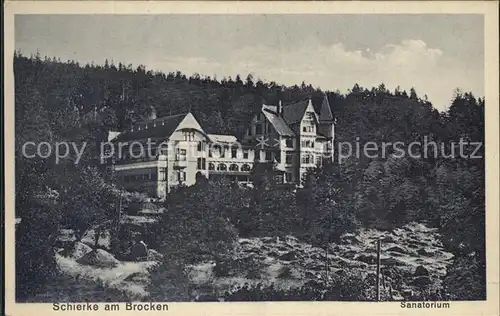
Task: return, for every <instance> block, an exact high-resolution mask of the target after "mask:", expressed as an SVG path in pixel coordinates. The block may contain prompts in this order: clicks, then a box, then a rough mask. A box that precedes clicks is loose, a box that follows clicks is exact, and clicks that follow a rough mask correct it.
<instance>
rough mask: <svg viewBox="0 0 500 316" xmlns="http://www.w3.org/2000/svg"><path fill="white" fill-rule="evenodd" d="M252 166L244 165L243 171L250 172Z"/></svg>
mask: <svg viewBox="0 0 500 316" xmlns="http://www.w3.org/2000/svg"><path fill="white" fill-rule="evenodd" d="M250 169H251V168H250V166H249V165H247V164H244V165H243V166H241V171H250Z"/></svg>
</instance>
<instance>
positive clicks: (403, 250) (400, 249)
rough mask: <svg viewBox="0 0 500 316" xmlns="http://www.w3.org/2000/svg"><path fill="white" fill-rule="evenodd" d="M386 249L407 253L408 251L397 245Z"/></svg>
mask: <svg viewBox="0 0 500 316" xmlns="http://www.w3.org/2000/svg"><path fill="white" fill-rule="evenodd" d="M387 251H393V252H399V253H408V251H407V250H406V249H403V248H401V247H398V246H394V247H391V248H389V249H387Z"/></svg>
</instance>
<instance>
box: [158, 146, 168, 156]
mask: <svg viewBox="0 0 500 316" xmlns="http://www.w3.org/2000/svg"><path fill="white" fill-rule="evenodd" d="M167 153H168V148H167V146H165V145H162V146H161V147H160V155H162V156H166V155H167Z"/></svg>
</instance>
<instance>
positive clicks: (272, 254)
mask: <svg viewBox="0 0 500 316" xmlns="http://www.w3.org/2000/svg"><path fill="white" fill-rule="evenodd" d="M267 255H268V256H270V257H278V256H279V255H280V254H279V253H278V252H277V251H274V250H271V251H269V252H268V253H267Z"/></svg>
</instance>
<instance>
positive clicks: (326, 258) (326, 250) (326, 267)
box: [325, 241, 329, 284]
mask: <svg viewBox="0 0 500 316" xmlns="http://www.w3.org/2000/svg"><path fill="white" fill-rule="evenodd" d="M325 252H326V257H325V269H326V283H327V284H328V270H329V268H328V241H327V242H326V247H325Z"/></svg>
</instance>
